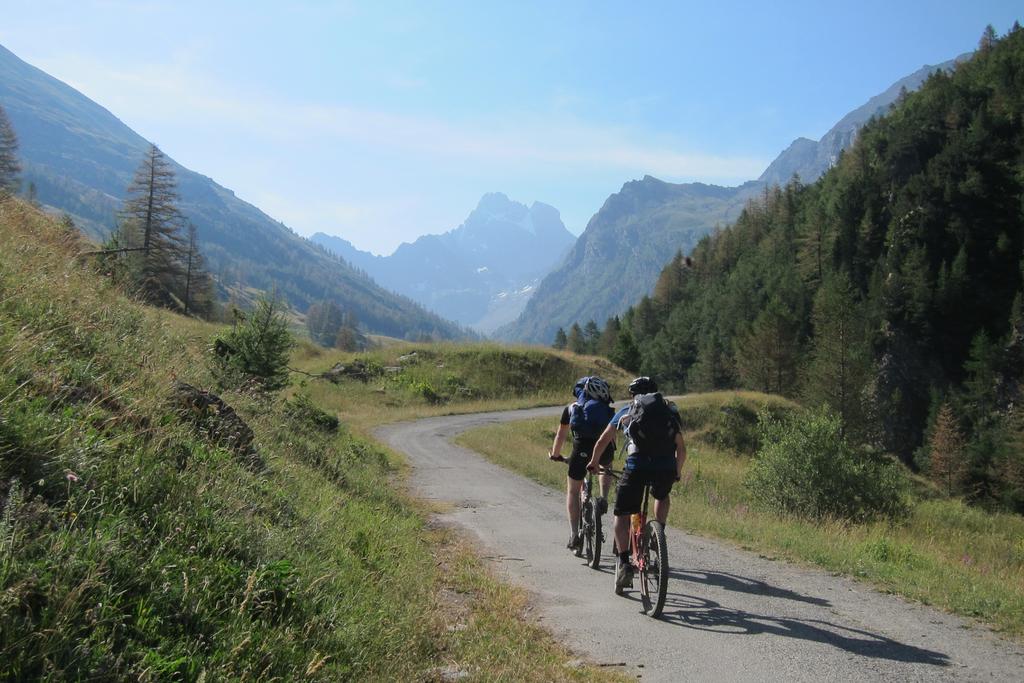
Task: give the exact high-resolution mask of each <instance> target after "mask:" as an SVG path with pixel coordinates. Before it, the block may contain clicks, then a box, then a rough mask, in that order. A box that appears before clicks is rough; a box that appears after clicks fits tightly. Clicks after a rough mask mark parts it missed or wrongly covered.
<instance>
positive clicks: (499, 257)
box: [310, 192, 576, 333]
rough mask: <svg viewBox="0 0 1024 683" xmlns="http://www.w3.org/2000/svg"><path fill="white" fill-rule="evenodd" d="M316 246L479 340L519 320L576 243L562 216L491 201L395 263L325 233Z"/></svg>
mask: <svg viewBox="0 0 1024 683" xmlns="http://www.w3.org/2000/svg"><path fill="white" fill-rule="evenodd" d="M310 240H312V241H313V242H315V243H316V244H319V245H321V246H322V247H324V248H325V249H328V250H329V251H332V252H334V253H336V254H338V255H339V256H341V257H342V258H344V259H345V260H346V261H348V262H349V263H351V264H352V265H354V266H356V267H357V268H361V269H363V270H364V271H366V272H367V273H368V274H369V275H370V276H371V277H373V278H374V279H375V280H376V281H378V282H380V283H381V284H382V285H384V286H385V287H389V288H391V289H394V290H395V291H396V292H399V293H401V294H404V295H406V296H408V297H409V298H411V299H413V300H415V301H417V302H419V303H421V304H423V305H424V306H426V307H427V308H429V309H430V310H432V311H435V312H437V313H438V314H440V315H442V316H444V317H446V318H450V319H452V320H455V321H456V322H459V323H461V324H463V325H468V326H469V327H472V328H473V329H476V330H477V331H479V332H483V333H489V332H493V331H494V330H495V329H497V328H498V327H499V326H500V325H503V324H505V323H509V322H511V321H512V320H514V319H515V318H516V317H517V316H518V315H519V314H520V313H521V312H522V310H523V307H524V306H525V305H526V301H527V299H528V298H529V296H530V294H531V293H532V292H533V290H534V288H535V287H536V286H537V284H538V283H539V282H540V278H541V277H543V276H544V275H546V274H547V273H548V272H549V271H550V270H551V268H553V267H554V266H555V265H557V264H558V263H559V262H560V261H561V259H562V257H563V256H564V255H565V253H566V251H567V250H568V249H569V247H570V246H572V244H573V242H574V241H575V240H576V237H575V236H574V235H573V234H572V233H570V232H569V231H568V230H566V229H565V225H564V224H563V223H562V219H561V218H560V216H559V214H558V210H557V209H555V208H554V207H552V206H548V205H547V204H542V203H540V202H534V203H533V205H532V206H530V207H527V206H526V205H525V204H521V203H519V202H514V201H511V200H510V199H509V198H508V197H506V196H505V195H504V194H501V193H500V192H495V193H491V194H486V195H484V196H483V198H482V199H481V200H480V203H479V204H478V205H477V207H476V209H474V210H473V211H472V212H471V213H470V214H469V217H468V218H466V221H465V222H464V223H463V224H462V225H460V226H459V227H457V228H455V229H454V230H450V231H449V232H446V233H444V234H442V235H424V236H423V237H420V238H419V239H417V240H416V241H415V242H413V243H411V244H409V243H403V244H402V245H401V246H399V247H398V249H396V250H395V252H394V253H393V254H391V255H390V256H375V255H373V254H370V253H368V252H365V251H360V250H359V249H356V248H355V247H354V246H353V245H352V244H351V243H350V242H348V241H347V240H344V239H342V238H340V237H333V236H330V235H326V234H324V233H317V234H315V235H313V236H312V237H311V238H310Z"/></svg>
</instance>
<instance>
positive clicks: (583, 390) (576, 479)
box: [548, 376, 615, 550]
mask: <svg viewBox="0 0 1024 683" xmlns="http://www.w3.org/2000/svg"><path fill="white" fill-rule="evenodd" d="M573 393H574V394H576V396H577V401H576V402H575V403H570V404H569V405H567V406H566V407H565V409H564V410H563V411H562V417H561V419H560V420H559V424H558V431H556V432H555V440H554V443H553V444H552V446H551V452H550V453H548V457H549V458H551V459H552V460H557V459H558V458H560V457H561V451H562V445H563V444H564V443H565V440H566V437H567V436H568V434H569V431H570V423H571V422H572V414H573V411H574V410H581V407H580V406H581V403H583V402H584V401H588V400H594V401H598V402H602V403H605V404H609V405H610V404H611V392H610V390H609V388H608V383H607V382H605V381H604V380H603V379H601V378H600V377H596V376H595V377H587V378H584V379H583V380H582V381H581V382H580V383H577V386H576V389H574V391H573ZM580 394H582V396H581V395H580ZM611 413H612V411H611V408H610V407H609V408H608V409H607V413H606V414H605V418H604V420H603V421H602V422H601V425H600V427H599V428H598V430H597V431H596V432H595V433H594V434H593V435H591V436H587V435H585V434H583V433H580V432H578V431H576V430H575V429H573V438H572V455H570V456H569V474H568V477H567V478H566V490H565V509H566V513H567V514H568V516H569V529H570V534H569V542H568V543H567V544H566V547H568V548H569V549H570V550H575V549H576V548H577V547H578V545H579V544H581V543H582V542H583V539H582V537H581V536H580V534H579V528H578V525H579V518H580V492H581V491H582V489H583V480H584V479H585V478H586V476H587V463H588V462H589V461H590V460H591V456H592V455H593V450H594V442H595V441H597V437H598V435H599V434H600V433H601V430H603V429H604V427H605V426H606V425H607V420H608V419H609V417H610V416H611ZM614 455H615V442H614V440H613V441H612V442H611V443H610V444H606V447H605V448H604V451H603V452H602V453H601V454H600V457H599V458H598V459H597V462H600V463H601V464H602V465H604V466H606V467H608V466H610V465H611V464H612V458H613V457H614ZM600 484H601V495H600V496H599V497H598V498H597V509H598V513H599V514H604V513H605V512H607V511H608V489H609V487H610V486H611V476H610V475H607V474H603V475H601V477H600Z"/></svg>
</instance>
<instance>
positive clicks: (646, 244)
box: [495, 55, 968, 344]
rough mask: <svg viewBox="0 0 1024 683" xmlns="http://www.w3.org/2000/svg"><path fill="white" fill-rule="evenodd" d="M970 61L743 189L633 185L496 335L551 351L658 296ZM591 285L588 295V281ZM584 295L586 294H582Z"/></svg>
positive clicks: (811, 145)
mask: <svg viewBox="0 0 1024 683" xmlns="http://www.w3.org/2000/svg"><path fill="white" fill-rule="evenodd" d="M967 56H968V55H963V56H960V57H957V58H956V59H954V60H950V61H948V62H944V63H942V64H939V65H938V66H924V67H922V68H921V69H919V70H918V71H915V72H914V73H913V74H911V75H909V76H907V77H905V78H902V79H900V80H899V81H897V82H896V83H894V84H893V85H892V86H890V87H889V88H888V89H886V90H885V92H883V93H881V94H879V95H877V96H875V97H872V98H871V99H870V100H868V101H867V102H866V103H865V104H864V105H862V106H860V107H858V108H857V109H855V110H854V111H852V112H850V113H849V114H847V115H846V116H844V117H843V118H842V119H841V120H840V121H839V123H837V124H836V125H835V126H833V127H832V129H831V130H830V131H829V132H828V133H826V134H825V135H824V136H823V137H822V138H821V140H819V141H818V142H814V141H813V140H808V139H807V138H798V139H797V140H795V141H794V142H793V143H792V144H791V145H790V146H789V147H788V148H787V149H786V150H785V151H784V152H782V154H780V155H779V156H778V157H777V158H776V159H775V161H773V162H772V163H771V164H770V165H769V166H768V168H767V169H766V170H765V172H764V173H763V174H762V175H761V177H760V178H759V179H758V180H752V181H748V182H746V183H744V184H743V185H740V186H738V187H717V186H713V185H704V184H702V183H685V184H672V183H666V182H664V181H661V180H658V179H656V178H652V177H650V176H645V177H644V178H643V179H642V180H639V181H630V182H628V183H626V184H625V185H623V187H622V189H621V190H620V191H619V192H618V193H616V194H613V195H612V196H611V197H609V198H608V200H607V201H606V202H605V203H604V206H602V207H601V210H600V211H598V212H597V213H596V214H595V215H594V217H593V218H591V220H590V222H589V223H588V224H587V228H586V230H584V231H583V234H582V235H581V236H580V238H579V240H578V241H577V243H576V245H575V246H574V247H573V249H572V251H571V252H570V253H569V255H568V256H567V257H566V259H565V261H563V262H562V265H561V266H559V268H558V269H556V270H554V271H552V272H551V273H550V274H549V275H548V276H547V277H545V278H544V279H543V280H542V281H541V283H540V285H539V286H538V288H537V291H536V293H535V294H534V295H533V297H531V298H530V300H529V301H528V302H527V304H526V308H525V309H524V310H523V313H522V314H521V315H520V316H519V318H517V319H516V320H515V321H514V322H512V323H510V324H508V325H505V326H504V327H502V328H500V329H498V330H497V331H496V332H495V336H497V337H500V338H503V339H508V340H514V341H526V342H534V343H541V344H549V343H551V341H552V339H553V338H554V335H555V332H556V331H557V330H558V328H559V327H562V328H564V329H568V327H569V326H570V325H572V324H573V323H574V322H578V323H579V324H580V325H581V326H582V325H583V324H584V323H586V322H587V321H588V320H593V321H595V322H596V323H598V324H599V325H601V324H603V323H604V321H605V320H607V319H608V318H609V317H611V316H613V315H618V314H620V313H622V312H623V311H624V310H625V309H626V307H627V306H629V305H630V304H633V303H636V302H637V301H638V300H639V299H640V298H641V297H642V296H644V295H645V294H649V293H650V291H651V288H652V287H653V286H654V283H655V281H656V280H657V278H658V274H659V273H660V272H661V270H662V268H663V267H664V266H665V264H666V263H668V262H669V260H670V259H671V258H672V257H673V256H674V255H675V253H676V252H677V251H679V250H682V251H683V252H684V253H688V252H689V251H690V250H692V249H693V247H694V246H696V244H697V242H698V241H699V240H700V239H701V238H702V237H703V236H704V235H707V234H709V233H710V232H711V231H712V230H713V229H714V228H715V226H717V225H725V224H728V223H731V222H732V221H734V220H735V219H736V218H737V217H738V216H739V213H740V211H741V210H742V208H743V206H744V205H745V204H746V203H747V201H749V200H750V199H751V198H752V197H754V196H757V195H758V194H760V193H764V192H765V191H766V190H767V188H768V187H769V186H771V185H775V184H785V183H787V182H789V180H790V179H791V178H792V177H793V174H794V173H797V174H799V176H800V179H801V181H802V182H813V181H814V180H816V179H817V178H818V177H819V176H821V174H822V173H824V172H825V171H826V170H827V169H828V168H829V167H830V166H831V165H832V164H834V163H835V160H836V159H837V158H838V156H839V152H840V151H842V150H843V149H845V148H846V147H848V146H849V145H850V144H852V142H853V140H854V139H855V137H856V133H857V130H859V128H860V127H861V126H863V125H864V124H865V123H867V122H868V121H869V120H871V118H872V117H875V116H878V115H879V114H881V113H884V112H885V111H887V110H888V109H889V107H890V106H891V105H892V104H893V103H894V102H896V100H897V99H898V98H899V96H900V93H901V92H902V91H903V89H904V88H905V89H906V90H908V91H910V90H915V89H917V88H919V87H920V86H921V84H922V83H923V82H924V81H925V80H926V79H927V77H928V76H929V75H930V74H932V73H934V72H935V71H938V70H943V71H949V70H951V69H953V68H954V67H955V66H956V64H957V63H959V62H961V61H963V60H964V59H965V58H966V57H967ZM582 282H586V283H587V286H586V287H585V288H581V287H580V285H579V283H582ZM581 290H582V291H581Z"/></svg>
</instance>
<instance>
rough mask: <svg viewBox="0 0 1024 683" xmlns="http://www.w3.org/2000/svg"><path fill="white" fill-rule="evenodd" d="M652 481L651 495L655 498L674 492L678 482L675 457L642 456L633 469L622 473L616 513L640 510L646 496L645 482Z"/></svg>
mask: <svg viewBox="0 0 1024 683" xmlns="http://www.w3.org/2000/svg"><path fill="white" fill-rule="evenodd" d="M648 482H650V484H651V495H652V496H654V499H655V500H663V499H665V498H667V497H668V494H669V493H671V492H672V485H673V484H674V483H676V463H675V460H674V459H673V458H659V459H658V460H649V459H646V458H640V459H638V460H637V461H636V463H635V465H634V467H633V469H631V470H627V471H625V472H623V473H622V476H621V477H620V478H619V486H618V488H616V490H615V510H614V513H615V514H616V515H632V514H634V513H637V512H640V504H641V503H642V502H643V497H644V484H646V483H648Z"/></svg>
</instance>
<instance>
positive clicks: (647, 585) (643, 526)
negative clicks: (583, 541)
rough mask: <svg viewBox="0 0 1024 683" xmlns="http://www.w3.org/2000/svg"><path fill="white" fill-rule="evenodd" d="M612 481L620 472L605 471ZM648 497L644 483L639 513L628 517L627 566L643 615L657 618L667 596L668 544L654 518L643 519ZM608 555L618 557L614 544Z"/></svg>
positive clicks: (617, 590)
mask: <svg viewBox="0 0 1024 683" xmlns="http://www.w3.org/2000/svg"><path fill="white" fill-rule="evenodd" d="M609 474H612V475H613V476H615V477H616V478H618V477H619V476H621V475H622V472H609ZM650 494H651V484H650V481H648V482H647V483H646V484H644V495H643V502H642V503H641V505H640V512H638V513H636V514H634V515H631V516H630V521H629V523H630V526H629V547H630V556H629V561H630V564H632V565H633V573H634V575H636V576H639V577H640V602H641V603H642V604H643V609H644V613H645V614H647V615H648V616H650V617H653V618H655V619H657V618H658V617H659V616H661V611H662V610H663V609H664V608H665V597H666V596H667V594H668V543H667V542H666V540H665V525H663V524H662V523H661V522H659V521H658V520H656V519H651V520H648V519H647V501H648V499H649V498H650ZM612 552H613V553H615V554H618V549H617V548H615V543H614V542H613V543H612ZM623 592H624V589H623V588H620V587H619V586H616V587H615V594H616V595H622V594H623Z"/></svg>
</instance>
